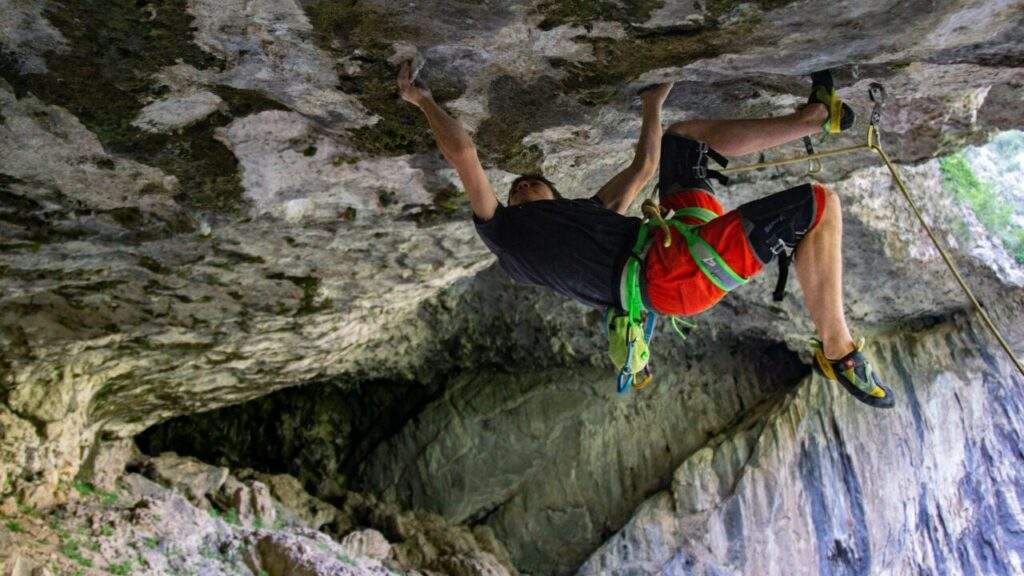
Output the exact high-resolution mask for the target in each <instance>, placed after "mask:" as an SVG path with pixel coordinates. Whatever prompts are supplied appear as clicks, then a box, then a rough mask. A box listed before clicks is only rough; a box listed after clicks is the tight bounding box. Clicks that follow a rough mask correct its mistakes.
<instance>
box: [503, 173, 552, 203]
mask: <svg viewBox="0 0 1024 576" xmlns="http://www.w3.org/2000/svg"><path fill="white" fill-rule="evenodd" d="M523 180H536V181H538V182H543V183H544V184H546V185H547V187H548V188H551V193H552V194H554V196H555V199H556V200H561V199H562V195H561V194H559V193H558V188H555V185H554V183H552V182H551V180H548V179H547V178H545V177H543V176H541V175H540V174H523V175H522V176H517V177H516V179H515V180H513V181H512V185H511V186H509V187H508V195H509V197H510V198H511V197H512V191H513V190H515V189H516V184H519V183H520V182H522V181H523Z"/></svg>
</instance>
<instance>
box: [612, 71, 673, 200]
mask: <svg viewBox="0 0 1024 576" xmlns="http://www.w3.org/2000/svg"><path fill="white" fill-rule="evenodd" d="M671 89H672V83H667V84H659V85H658V86H656V87H654V88H651V89H649V90H646V91H644V92H643V94H641V95H640V99H641V102H642V107H643V108H642V116H643V121H642V123H641V125H640V140H639V141H638V142H637V144H636V155H635V156H634V157H633V162H631V163H630V165H629V166H627V167H626V169H625V170H623V171H622V172H619V173H618V174H616V175H615V176H613V177H612V179H611V180H609V181H608V183H607V184H605V185H604V186H602V187H601V189H600V190H599V191H598V192H597V197H598V199H600V200H601V203H602V204H604V205H605V207H607V208H608V209H609V210H614V211H616V212H618V213H619V214H625V213H626V210H628V209H629V206H630V204H632V203H633V200H634V199H635V198H636V195H637V194H639V193H640V191H641V190H643V188H644V186H646V185H647V183H648V182H650V180H651V178H652V177H653V176H654V172H655V171H656V170H657V169H658V159H659V157H660V155H661V106H662V104H663V103H664V102H665V98H666V97H667V96H668V93H669V91H670V90H671Z"/></svg>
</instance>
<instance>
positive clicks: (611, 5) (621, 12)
mask: <svg viewBox="0 0 1024 576" xmlns="http://www.w3.org/2000/svg"><path fill="white" fill-rule="evenodd" d="M664 5H665V1H664V0H543V1H542V2H540V3H539V4H538V5H537V11H538V12H540V13H541V14H542V15H544V20H542V21H541V23H540V26H539V27H540V29H541V30H550V29H552V28H555V27H558V26H562V25H573V26H588V25H589V24H591V23H593V22H596V21H607V22H622V23H625V24H636V23H640V22H644V21H646V20H648V19H649V18H650V17H651V13H652V12H653V11H654V10H657V9H658V8H661V7H662V6H664Z"/></svg>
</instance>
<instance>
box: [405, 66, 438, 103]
mask: <svg viewBox="0 0 1024 576" xmlns="http://www.w3.org/2000/svg"><path fill="white" fill-rule="evenodd" d="M398 93H399V95H401V96H402V100H405V101H406V102H408V103H410V104H413V105H416V106H419V105H420V104H421V103H422V102H423V101H424V100H427V99H429V98H430V97H431V94H430V90H428V89H427V88H425V87H423V86H420V85H417V83H416V82H415V80H414V78H413V77H412V63H411V62H409V61H408V60H407V61H405V62H402V65H401V66H400V67H399V68H398Z"/></svg>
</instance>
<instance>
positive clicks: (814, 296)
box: [793, 190, 853, 360]
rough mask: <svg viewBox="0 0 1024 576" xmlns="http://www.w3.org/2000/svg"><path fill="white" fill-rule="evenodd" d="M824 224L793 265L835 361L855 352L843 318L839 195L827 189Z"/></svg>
mask: <svg viewBox="0 0 1024 576" xmlns="http://www.w3.org/2000/svg"><path fill="white" fill-rule="evenodd" d="M825 198H826V201H825V211H824V213H823V214H822V216H821V221H820V222H818V225H817V226H815V227H814V228H813V229H812V230H811V231H810V232H808V233H807V235H806V236H804V238H803V240H801V241H800V244H799V245H798V246H797V249H796V254H795V255H794V259H793V263H794V265H795V266H796V273H797V278H799V279H800V287H801V288H802V289H803V292H804V303H805V304H806V305H807V309H808V310H810V312H811V320H813V321H814V326H815V327H816V328H817V329H818V335H819V336H820V337H821V341H822V343H823V344H824V352H825V357H827V358H831V359H833V360H835V359H839V358H842V357H843V356H845V355H846V354H848V353H850V352H852V351H853V338H852V337H851V336H850V329H849V328H848V327H847V326H846V318H845V317H844V316H843V219H842V212H841V210H840V206H839V196H838V195H837V194H836V193H835V192H833V191H831V190H828V191H827V192H826V195H825Z"/></svg>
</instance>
